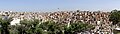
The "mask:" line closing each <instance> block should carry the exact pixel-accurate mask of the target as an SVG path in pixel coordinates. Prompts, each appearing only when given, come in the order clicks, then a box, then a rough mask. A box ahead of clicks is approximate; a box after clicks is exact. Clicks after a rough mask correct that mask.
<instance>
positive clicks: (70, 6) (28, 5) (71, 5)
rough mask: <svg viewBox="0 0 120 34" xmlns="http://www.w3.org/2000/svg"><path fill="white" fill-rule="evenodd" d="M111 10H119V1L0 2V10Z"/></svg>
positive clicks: (11, 0) (36, 0)
mask: <svg viewBox="0 0 120 34" xmlns="http://www.w3.org/2000/svg"><path fill="white" fill-rule="evenodd" d="M57 8H59V9H60V10H76V9H80V10H112V9H119V8H120V0H0V10H12V11H52V10H57Z"/></svg>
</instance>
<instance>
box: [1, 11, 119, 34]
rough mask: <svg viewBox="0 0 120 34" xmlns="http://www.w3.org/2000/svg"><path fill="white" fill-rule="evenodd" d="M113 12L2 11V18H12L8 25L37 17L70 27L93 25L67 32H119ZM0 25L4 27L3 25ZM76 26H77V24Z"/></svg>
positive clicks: (42, 20)
mask: <svg viewBox="0 0 120 34" xmlns="http://www.w3.org/2000/svg"><path fill="white" fill-rule="evenodd" d="M118 12H119V11H118ZM111 14H112V12H106V11H80V10H76V11H57V12H49V13H48V12H45V13H41V12H12V11H1V12H0V17H1V18H2V20H3V19H5V20H6V19H9V18H11V19H12V20H11V21H10V22H9V23H10V25H8V27H13V26H14V27H17V26H20V25H22V24H21V23H22V22H21V21H24V20H27V21H31V20H34V19H37V20H38V21H40V22H42V23H44V22H47V21H50V20H52V21H53V22H55V23H57V24H67V27H70V25H71V24H74V23H76V22H79V23H87V24H89V25H92V28H90V29H86V28H87V27H86V26H85V25H84V26H85V27H86V28H84V31H83V30H82V31H81V30H80V31H79V30H78V31H77V32H73V33H67V34H115V33H114V30H117V31H118V32H120V27H119V25H115V24H114V22H113V21H111V20H110V16H111ZM0 22H2V21H0ZM25 23H27V22H25ZM33 23H34V22H33ZM79 23H78V25H79ZM38 24H40V23H38ZM0 25H1V24H0ZM23 25H24V24H23ZM28 25H29V24H28ZM53 25H54V24H53ZM89 25H88V26H89ZM25 26H27V25H25ZM31 26H33V25H31ZM39 26H40V25H39ZM71 26H72V25H71ZM0 27H2V25H1V26H0ZM79 27H80V26H79ZM18 28H19V27H18ZM50 28H51V27H50ZM76 28H77V26H76ZM13 29H14V28H13ZM27 29H29V28H27ZM48 30H49V29H48ZM63 30H64V29H63ZM76 30H77V29H76ZM76 30H75V31H76ZM9 31H11V30H9ZM18 31H19V30H18ZM73 31H74V30H73ZM0 32H1V34H5V33H4V31H3V32H2V30H1V31H0ZM53 32H54V31H52V33H51V34H63V33H58V32H57V33H53ZM20 33H21V32H20ZM11 34H18V33H14V32H13V33H11ZM21 34H30V33H25V32H23V33H21ZM31 34H40V33H38V32H36V33H32V32H31ZM43 34H45V33H43ZM49 34H50V33H49ZM64 34H66V33H64Z"/></svg>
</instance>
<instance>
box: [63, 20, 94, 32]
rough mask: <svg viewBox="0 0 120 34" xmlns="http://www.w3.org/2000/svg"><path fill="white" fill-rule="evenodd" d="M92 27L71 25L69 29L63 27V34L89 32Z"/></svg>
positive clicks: (81, 24) (80, 23)
mask: <svg viewBox="0 0 120 34" xmlns="http://www.w3.org/2000/svg"><path fill="white" fill-rule="evenodd" d="M91 28H93V26H92V25H90V24H87V23H82V22H76V23H71V24H70V27H67V26H66V27H65V34H76V33H78V32H83V31H87V30H88V31H89V30H90V29H91Z"/></svg>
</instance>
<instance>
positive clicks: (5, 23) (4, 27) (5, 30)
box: [0, 18, 12, 34]
mask: <svg viewBox="0 0 120 34" xmlns="http://www.w3.org/2000/svg"><path fill="white" fill-rule="evenodd" d="M11 21H12V18H8V19H2V18H0V25H1V28H0V29H1V34H9V25H10V22H11Z"/></svg>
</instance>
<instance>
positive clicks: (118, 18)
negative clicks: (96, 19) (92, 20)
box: [109, 10, 120, 25]
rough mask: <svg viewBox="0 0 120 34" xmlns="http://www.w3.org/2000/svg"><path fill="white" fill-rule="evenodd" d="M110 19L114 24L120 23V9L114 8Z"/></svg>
mask: <svg viewBox="0 0 120 34" xmlns="http://www.w3.org/2000/svg"><path fill="white" fill-rule="evenodd" d="M109 19H110V21H113V25H115V24H120V11H118V10H113V11H111V14H110V16H109Z"/></svg>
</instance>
